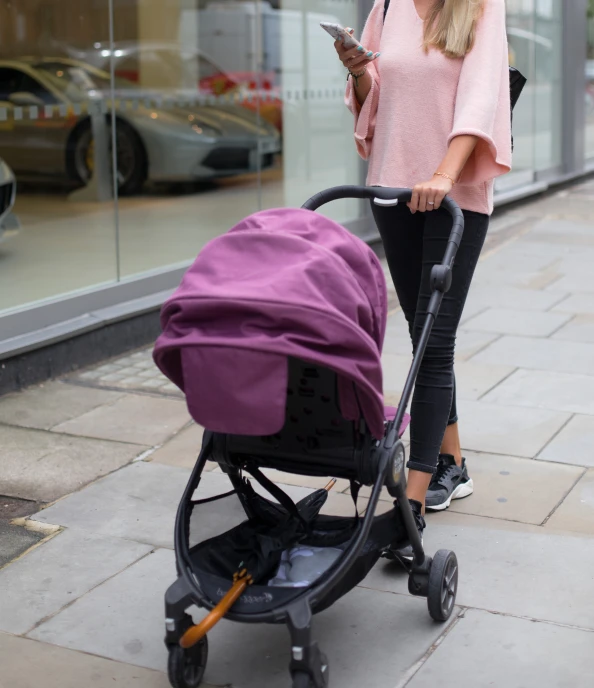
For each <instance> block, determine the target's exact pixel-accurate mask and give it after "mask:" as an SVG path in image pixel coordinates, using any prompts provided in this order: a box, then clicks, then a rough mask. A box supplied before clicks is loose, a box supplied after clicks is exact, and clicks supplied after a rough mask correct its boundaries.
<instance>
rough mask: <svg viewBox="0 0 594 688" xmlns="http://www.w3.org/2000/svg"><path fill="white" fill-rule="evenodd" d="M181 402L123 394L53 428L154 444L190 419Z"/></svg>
mask: <svg viewBox="0 0 594 688" xmlns="http://www.w3.org/2000/svg"><path fill="white" fill-rule="evenodd" d="M190 420H191V419H190V415H189V414H188V410H187V407H186V404H185V402H184V401H181V400H178V399H168V398H166V397H156V396H148V395H147V396H145V395H139V394H126V395H123V396H121V397H120V399H118V400H117V401H116V402H115V403H113V404H110V405H109V406H101V407H99V408H97V409H94V410H92V411H89V412H88V413H85V414H83V415H82V416H79V417H78V418H74V419H72V420H70V421H66V422H65V423H61V424H60V425H56V426H55V427H54V428H53V431H54V432H58V433H67V434H69V435H81V436H84V437H95V438H99V439H108V440H113V441H118V442H131V443H134V444H142V445H148V446H155V445H157V444H162V443H163V442H165V441H166V440H168V439H169V438H170V437H172V436H173V435H174V434H175V433H177V432H179V431H180V430H181V429H182V428H183V427H184V426H185V425H187V424H188V423H189V422H190Z"/></svg>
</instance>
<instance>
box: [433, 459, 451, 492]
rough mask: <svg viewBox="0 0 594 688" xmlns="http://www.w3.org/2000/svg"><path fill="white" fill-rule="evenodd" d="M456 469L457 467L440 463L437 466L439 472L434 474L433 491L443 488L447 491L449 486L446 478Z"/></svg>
mask: <svg viewBox="0 0 594 688" xmlns="http://www.w3.org/2000/svg"><path fill="white" fill-rule="evenodd" d="M455 468H456V467H455V466H452V465H451V464H447V463H443V462H442V461H440V462H439V464H438V466H437V470H436V471H435V473H434V474H433V478H432V480H431V485H430V487H432V488H433V489H435V488H436V487H443V488H445V489H447V487H448V484H447V482H446V478H447V477H448V476H449V475H450V473H451V472H452V471H453V470H454V469H455Z"/></svg>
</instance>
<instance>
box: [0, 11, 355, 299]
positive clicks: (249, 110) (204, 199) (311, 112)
mask: <svg viewBox="0 0 594 688" xmlns="http://www.w3.org/2000/svg"><path fill="white" fill-rule="evenodd" d="M110 7H112V12H110ZM66 8H67V4H66V3H65V2H63V0H20V1H19V2H13V1H12V0H11V1H9V2H8V3H7V4H5V5H4V6H3V7H2V8H0V26H2V27H3V29H4V31H3V40H2V56H1V57H2V60H1V61H0V156H1V158H2V159H3V160H4V162H5V163H6V165H8V167H10V168H11V169H12V170H13V172H14V174H15V176H16V178H17V181H18V193H17V197H16V203H15V206H14V212H15V214H16V215H17V216H18V218H19V220H20V223H21V230H20V231H19V232H18V233H17V234H16V235H14V236H12V237H10V241H8V239H9V237H8V236H6V237H5V238H6V243H5V244H4V245H3V246H2V248H1V249H0V266H1V271H0V311H3V310H5V309H10V308H14V307H19V306H24V305H26V304H29V303H31V302H35V301H38V300H40V299H47V298H52V297H57V296H61V295H65V294H68V293H71V292H75V291H79V290H83V289H89V288H92V287H96V286H99V285H105V284H108V283H110V282H117V281H118V280H125V279H129V278H132V277H135V276H137V275H140V274H146V273H150V272H152V271H162V270H166V269H168V268H170V267H172V266H176V265H180V264H185V263H187V262H188V261H190V260H191V259H192V258H193V257H194V256H195V254H196V253H197V252H198V251H199V249H200V247H201V246H202V245H203V244H204V243H205V242H206V241H208V240H209V239H211V238H212V237H214V236H216V235H217V234H220V233H221V232H223V231H225V230H226V229H228V228H229V227H231V226H232V225H233V224H234V223H236V222H237V221H239V220H240V219H241V218H242V217H244V216H246V215H249V214H250V213H253V212H255V211H257V210H258V209H261V208H264V207H271V206H283V205H300V204H301V203H302V202H303V201H304V200H305V199H306V198H307V197H308V196H310V195H311V194H313V193H314V192H315V191H316V190H319V189H320V188H322V187H325V186H328V185H332V184H344V183H357V182H358V180H359V166H358V161H357V156H356V153H355V150H354V147H353V145H352V141H351V125H350V116H349V113H348V112H347V111H346V109H345V108H344V105H343V86H344V74H343V70H342V68H341V65H340V63H339V62H338V60H337V59H336V54H335V51H334V48H333V46H332V41H331V40H330V39H329V37H328V36H327V34H325V33H324V32H322V30H321V29H320V27H319V23H320V21H334V22H338V23H341V24H343V25H356V23H357V4H356V3H355V2H352V1H343V2H336V1H335V0H325V1H322V2H315V3H314V2H310V3H309V4H308V3H307V2H305V3H304V2H301V1H299V0H280V2H276V3H274V4H270V3H268V2H265V1H264V0H262V1H261V2H250V1H246V2H243V1H236V0H214V1H208V0H165V1H164V0H113V3H112V5H110V4H108V3H107V2H106V1H105V0H104V1H99V0H83V1H82V2H79V3H78V4H77V12H76V16H74V15H72V14H68V15H67V14H65V11H66ZM65 16H68V17H69V18H68V19H67V20H64V17H65ZM114 178H115V183H114ZM329 212H330V213H331V214H332V215H333V216H334V217H335V218H336V219H337V220H340V221H342V222H348V221H349V220H355V219H356V218H357V215H358V213H359V205H358V203H356V202H348V201H345V202H343V203H339V204H336V205H335V206H334V207H332V208H331V209H329ZM12 233H13V234H14V231H13V232H12ZM7 234H8V232H7ZM17 285H18V286H17ZM15 287H16V288H15Z"/></svg>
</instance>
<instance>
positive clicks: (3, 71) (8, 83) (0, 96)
mask: <svg viewBox="0 0 594 688" xmlns="http://www.w3.org/2000/svg"><path fill="white" fill-rule="evenodd" d="M22 74H23V73H22V72H20V71H19V70H18V69H8V68H6V67H0V100H8V98H9V96H10V94H11V93H14V92H15V91H20V88H19V84H20V81H21V77H22Z"/></svg>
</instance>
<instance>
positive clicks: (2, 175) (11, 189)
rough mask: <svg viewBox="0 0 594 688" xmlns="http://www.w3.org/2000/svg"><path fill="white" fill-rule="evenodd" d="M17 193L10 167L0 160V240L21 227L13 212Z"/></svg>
mask: <svg viewBox="0 0 594 688" xmlns="http://www.w3.org/2000/svg"><path fill="white" fill-rule="evenodd" d="M15 195H16V181H15V178H14V174H13V172H12V170H11V169H10V167H9V166H8V165H7V164H6V163H5V162H4V160H0V241H4V239H6V238H8V237H9V236H10V235H11V234H14V233H16V232H17V231H18V229H19V221H18V219H17V217H16V215H15V214H14V213H13V212H12V206H13V205H14V199H15Z"/></svg>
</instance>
